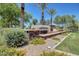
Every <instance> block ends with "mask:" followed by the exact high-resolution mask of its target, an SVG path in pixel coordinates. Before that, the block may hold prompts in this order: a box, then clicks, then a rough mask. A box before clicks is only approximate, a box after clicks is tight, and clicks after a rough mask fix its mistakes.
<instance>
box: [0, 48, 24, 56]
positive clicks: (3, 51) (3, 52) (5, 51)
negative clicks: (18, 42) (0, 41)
mask: <svg viewBox="0 0 79 59" xmlns="http://www.w3.org/2000/svg"><path fill="white" fill-rule="evenodd" d="M25 54H26V51H25V50H16V49H15V48H0V56H24V55H25Z"/></svg>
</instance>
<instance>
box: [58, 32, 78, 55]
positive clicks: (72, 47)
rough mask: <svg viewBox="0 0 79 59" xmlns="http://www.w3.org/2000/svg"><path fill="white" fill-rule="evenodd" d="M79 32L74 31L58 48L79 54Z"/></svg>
mask: <svg viewBox="0 0 79 59" xmlns="http://www.w3.org/2000/svg"><path fill="white" fill-rule="evenodd" d="M78 45H79V32H75V33H72V34H71V35H70V36H69V37H67V38H66V39H65V40H64V41H63V42H62V43H61V44H60V45H59V46H58V47H57V48H56V49H59V50H63V51H66V52H70V53H73V54H78V55H79V46H78Z"/></svg>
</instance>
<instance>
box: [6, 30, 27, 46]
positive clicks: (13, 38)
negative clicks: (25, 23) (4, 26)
mask: <svg viewBox="0 0 79 59" xmlns="http://www.w3.org/2000/svg"><path fill="white" fill-rule="evenodd" d="M5 40H6V42H7V45H8V46H9V47H19V46H22V45H24V44H25V43H26V42H28V40H27V38H26V36H25V33H24V31H22V30H20V29H19V30H17V29H13V30H12V29H9V31H7V32H6V33H5Z"/></svg>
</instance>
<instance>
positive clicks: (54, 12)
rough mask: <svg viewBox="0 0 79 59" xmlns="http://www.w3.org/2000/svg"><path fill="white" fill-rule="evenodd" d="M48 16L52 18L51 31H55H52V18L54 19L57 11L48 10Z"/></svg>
mask: <svg viewBox="0 0 79 59" xmlns="http://www.w3.org/2000/svg"><path fill="white" fill-rule="evenodd" d="M48 14H49V15H50V16H51V18H50V22H51V31H52V30H53V29H52V17H53V15H55V14H56V10H55V9H49V10H48Z"/></svg>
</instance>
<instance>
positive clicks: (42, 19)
mask: <svg viewBox="0 0 79 59" xmlns="http://www.w3.org/2000/svg"><path fill="white" fill-rule="evenodd" d="M40 23H41V24H42V25H44V24H45V21H44V11H42V17H41V21H40Z"/></svg>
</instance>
